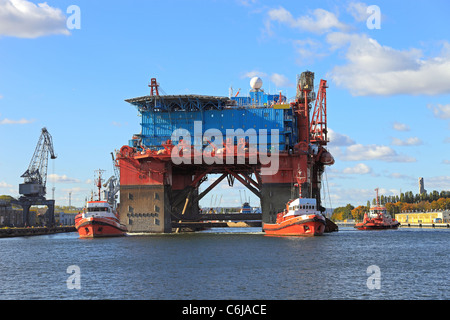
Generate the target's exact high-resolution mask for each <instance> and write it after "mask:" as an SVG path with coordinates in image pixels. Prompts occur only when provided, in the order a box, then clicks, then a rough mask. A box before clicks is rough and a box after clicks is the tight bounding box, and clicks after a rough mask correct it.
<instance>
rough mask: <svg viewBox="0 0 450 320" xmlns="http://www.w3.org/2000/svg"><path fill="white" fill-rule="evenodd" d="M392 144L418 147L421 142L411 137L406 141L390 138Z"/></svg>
mask: <svg viewBox="0 0 450 320" xmlns="http://www.w3.org/2000/svg"><path fill="white" fill-rule="evenodd" d="M392 144H393V145H394V146H420V145H421V144H423V142H422V140H420V139H419V138H417V137H411V138H408V139H406V140H401V139H398V138H392Z"/></svg>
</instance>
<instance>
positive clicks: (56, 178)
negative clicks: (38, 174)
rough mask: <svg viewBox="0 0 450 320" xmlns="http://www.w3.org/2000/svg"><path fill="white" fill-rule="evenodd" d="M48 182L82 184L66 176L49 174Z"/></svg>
mask: <svg viewBox="0 0 450 320" xmlns="http://www.w3.org/2000/svg"><path fill="white" fill-rule="evenodd" d="M48 180H49V181H50V182H55V183H78V182H80V180H78V179H75V178H70V177H68V176H67V175H65V174H63V175H61V176H60V175H57V174H55V173H52V174H49V175H48Z"/></svg>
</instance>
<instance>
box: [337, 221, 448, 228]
mask: <svg viewBox="0 0 450 320" xmlns="http://www.w3.org/2000/svg"><path fill="white" fill-rule="evenodd" d="M336 224H337V225H338V227H354V226H355V224H356V222H354V221H352V222H346V221H337V222H336ZM400 228H450V224H449V223H405V222H404V223H401V224H400Z"/></svg>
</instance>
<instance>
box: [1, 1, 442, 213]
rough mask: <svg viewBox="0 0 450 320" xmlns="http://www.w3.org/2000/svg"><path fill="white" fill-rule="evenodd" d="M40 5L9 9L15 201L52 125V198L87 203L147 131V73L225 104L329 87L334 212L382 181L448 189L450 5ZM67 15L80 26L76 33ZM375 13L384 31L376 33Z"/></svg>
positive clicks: (230, 194) (11, 190) (8, 152)
mask: <svg viewBox="0 0 450 320" xmlns="http://www.w3.org/2000/svg"><path fill="white" fill-rule="evenodd" d="M39 3H40V2H39V1H25V0H0V150H1V151H0V194H11V195H13V196H18V185H19V183H21V182H22V181H23V179H22V178H20V175H22V173H23V172H24V171H25V170H26V168H27V167H28V164H29V161H30V159H31V157H32V154H33V152H34V149H35V146H36V143H37V140H38V138H39V135H40V130H41V128H42V127H44V126H45V127H47V129H48V130H49V132H50V133H51V134H52V136H53V140H54V147H55V151H56V153H57V155H58V158H57V159H56V160H54V161H50V162H49V167H48V174H49V179H48V183H47V190H48V198H51V188H52V187H53V186H55V188H56V191H55V198H56V202H57V204H59V205H68V198H69V192H71V193H72V204H74V205H79V206H81V205H83V201H84V199H85V198H86V197H87V196H89V194H90V192H91V190H93V189H94V185H93V182H92V180H93V177H94V170H96V169H99V168H101V169H105V170H107V172H106V173H105V177H106V178H107V177H109V176H110V175H112V173H113V171H112V161H111V158H110V152H112V151H114V150H115V149H119V148H120V147H121V146H122V145H124V144H127V141H128V139H130V138H131V136H132V135H133V133H139V131H140V124H139V123H140V118H139V117H138V116H137V110H136V109H135V108H134V107H133V106H131V105H129V104H127V103H126V102H124V99H127V98H132V97H136V96H141V95H146V94H148V92H149V88H148V87H147V84H148V82H149V81H150V78H151V77H156V78H157V79H158V82H159V83H160V84H161V88H162V89H163V90H164V91H165V92H166V93H167V94H185V93H192V94H205V95H221V96H227V95H228V89H229V87H230V86H233V88H235V90H236V89H237V88H241V89H242V90H241V92H244V93H245V92H248V90H249V89H250V87H249V80H250V77H251V76H253V75H258V76H260V77H261V78H262V79H263V82H264V85H263V88H264V89H265V90H266V92H267V91H270V92H272V93H275V92H277V90H282V91H283V92H284V93H285V94H287V95H288V97H292V96H294V94H295V88H294V83H295V79H296V75H297V74H300V73H301V72H303V71H305V70H311V71H314V72H315V75H316V84H318V83H319V80H320V79H327V80H328V84H329V89H328V94H327V99H328V126H329V128H330V129H331V130H332V132H331V133H330V138H331V142H330V143H329V149H330V151H331V152H332V154H333V155H334V157H335V159H336V163H335V165H333V166H332V167H330V168H328V169H327V173H326V176H327V182H328V188H329V191H330V197H329V198H328V197H327V200H326V205H327V206H330V205H331V206H332V207H337V206H341V205H345V204H347V203H352V204H353V205H358V204H365V203H366V201H367V200H368V199H370V198H372V197H373V196H374V189H375V188H376V187H379V188H380V189H381V191H382V192H383V193H384V194H386V195H390V194H398V193H399V192H400V191H409V190H412V191H413V192H418V183H417V181H418V178H419V177H424V180H425V188H426V189H427V190H428V191H432V190H438V191H440V190H449V189H450V173H449V170H450V152H449V147H450V99H449V97H450V34H449V32H448V30H450V22H449V20H448V12H450V4H449V3H448V1H446V0H442V1H372V2H367V3H366V2H359V1H263V0H240V1H239V0H228V1H225V0H216V1H207V0H202V1H200V0H197V1H195V0H194V1H192V0H190V1H170V0H169V1H144V0H135V1H127V2H123V1H120V2H119V1H47V2H46V3H43V4H42V3H41V4H39ZM71 5H76V6H78V8H79V9H80V20H79V22H80V24H79V26H80V28H79V29H69V28H68V25H67V20H68V19H70V18H71V15H72V14H73V11H69V13H67V8H68V7H69V6H71ZM370 5H376V6H377V7H378V8H379V9H380V14H381V20H380V29H370V28H369V27H368V24H367V20H368V19H369V22H374V21H375V20H373V19H372V18H374V16H373V11H369V13H367V8H368V6H370ZM371 19H372V20H371ZM70 21H72V22H73V21H74V20H70ZM69 26H70V24H69ZM369 26H370V23H369ZM213 179H214V177H210V181H212V180H213ZM239 190H241V192H242V191H243V187H242V186H239V185H238V186H237V188H234V189H230V188H229V187H228V186H227V185H226V183H225V184H221V185H219V186H218V187H217V188H216V189H215V190H214V191H213V192H212V193H211V195H208V196H207V197H205V198H204V200H203V202H202V203H201V204H202V205H204V206H208V205H209V204H210V202H211V196H212V195H214V197H215V196H216V195H217V197H218V198H220V196H221V195H222V203H221V204H222V205H224V204H227V205H228V204H234V203H235V204H239V202H240V199H239ZM246 194H247V197H248V196H250V194H251V193H250V192H249V191H246ZM251 200H252V205H256V203H257V201H256V198H255V197H253V195H251ZM330 200H331V204H330Z"/></svg>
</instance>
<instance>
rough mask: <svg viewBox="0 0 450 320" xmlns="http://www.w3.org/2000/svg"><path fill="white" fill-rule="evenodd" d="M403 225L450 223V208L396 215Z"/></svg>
mask: <svg viewBox="0 0 450 320" xmlns="http://www.w3.org/2000/svg"><path fill="white" fill-rule="evenodd" d="M395 219H397V221H398V222H400V223H401V224H402V225H407V224H433V223H450V210H432V211H426V212H416V211H414V212H402V213H397V214H396V215H395Z"/></svg>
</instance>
